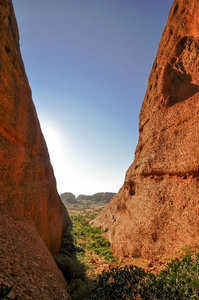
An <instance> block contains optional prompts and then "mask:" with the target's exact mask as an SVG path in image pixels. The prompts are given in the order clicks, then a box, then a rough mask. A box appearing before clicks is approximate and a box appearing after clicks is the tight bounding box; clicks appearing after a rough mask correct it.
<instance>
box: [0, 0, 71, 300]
mask: <svg viewBox="0 0 199 300" xmlns="http://www.w3.org/2000/svg"><path fill="white" fill-rule="evenodd" d="M69 224H70V220H69V217H68V214H67V211H66V209H65V207H64V205H63V204H62V202H61V200H60V198H59V195H58V193H57V190H56V182H55V178H54V174H53V170H52V167H51V164H50V160H49V155H48V151H47V147H46V143H45V141H44V138H43V135H42V133H41V129H40V125H39V121H38V118H37V114H36V111H35V108H34V105H33V102H32V96H31V90H30V87H29V83H28V79H27V77H26V74H25V70H24V65H23V61H22V59H21V54H20V48H19V34H18V29H17V24H16V20H15V16H14V11H13V7H12V2H11V0H0V283H1V282H5V283H6V284H8V285H12V286H13V290H14V292H16V293H17V294H19V295H23V299H67V298H68V296H67V294H66V291H65V285H66V284H65V281H64V279H63V277H62V275H61V274H60V272H59V271H58V269H57V267H56V265H55V263H54V261H53V259H52V256H51V254H50V252H51V253H52V254H54V253H57V252H58V250H59V247H60V244H61V238H62V233H63V229H64V228H65V227H66V226H68V225H69ZM48 249H49V250H50V252H49V250H48Z"/></svg>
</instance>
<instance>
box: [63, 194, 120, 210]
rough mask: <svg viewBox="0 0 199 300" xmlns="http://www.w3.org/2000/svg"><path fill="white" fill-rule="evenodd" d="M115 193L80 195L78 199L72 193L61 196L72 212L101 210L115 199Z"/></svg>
mask: <svg viewBox="0 0 199 300" xmlns="http://www.w3.org/2000/svg"><path fill="white" fill-rule="evenodd" d="M114 196H115V193H110V192H105V193H96V194H93V195H83V194H81V195H79V196H78V197H77V198H76V197H75V195H73V194H72V193H63V194H61V195H60V197H61V200H62V202H63V203H64V205H65V206H66V207H67V209H68V210H69V211H70V212H74V211H75V212H76V211H78V210H79V211H80V210H81V211H84V210H86V211H88V210H91V211H92V210H99V211H100V210H101V209H102V208H103V207H104V206H105V205H106V204H107V203H108V202H109V201H110V200H111V199H112V198H113V197H114Z"/></svg>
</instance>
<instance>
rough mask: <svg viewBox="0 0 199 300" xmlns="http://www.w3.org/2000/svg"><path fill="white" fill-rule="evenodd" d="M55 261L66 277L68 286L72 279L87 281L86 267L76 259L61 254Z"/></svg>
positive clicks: (55, 257)
mask: <svg viewBox="0 0 199 300" xmlns="http://www.w3.org/2000/svg"><path fill="white" fill-rule="evenodd" d="M54 259H55V262H56V264H57V265H58V267H59V269H60V270H61V272H62V273H63V275H64V277H65V278H66V281H67V283H68V284H69V283H70V282H71V280H72V279H77V278H79V279H82V280H84V279H85V268H84V265H83V264H82V263H81V262H79V261H78V260H77V259H76V257H69V256H67V255H63V254H61V253H60V254H57V255H55V256H54Z"/></svg>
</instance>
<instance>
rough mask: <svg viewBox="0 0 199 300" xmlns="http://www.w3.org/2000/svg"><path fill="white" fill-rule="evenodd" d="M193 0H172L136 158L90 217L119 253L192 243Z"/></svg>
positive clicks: (195, 146)
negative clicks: (108, 198) (100, 208)
mask: <svg viewBox="0 0 199 300" xmlns="http://www.w3.org/2000/svg"><path fill="white" fill-rule="evenodd" d="M198 16H199V1H198V0H175V1H174V3H173V6H172V8H171V11H170V14H169V18H168V23H167V25H166V28H165V30H164V32H163V36H162V39H161V41H160V45H159V49H158V53H157V57H156V59H155V62H154V64H153V67H152V71H151V74H150V77H149V81H148V87H147V91H146V95H145V98H144V101H143V105H142V108H141V112H140V120H139V142H138V145H137V148H136V152H135V160H134V162H133V164H132V165H131V166H130V168H129V169H128V171H127V173H126V177H125V183H124V185H123V186H122V188H121V189H120V191H119V193H118V194H117V195H116V196H115V197H114V198H113V200H111V202H110V203H109V204H108V205H107V206H106V207H105V208H104V210H103V211H102V212H101V214H100V215H99V216H98V217H97V218H96V219H95V221H94V223H95V224H96V225H101V226H103V227H108V229H109V231H108V233H107V236H108V238H109V240H110V242H111V245H112V249H113V251H114V252H115V254H116V255H118V256H133V257H153V256H154V255H157V254H162V253H165V254H166V253H171V252H173V251H175V250H179V249H180V248H181V247H183V246H184V245H193V244H196V243H199V235H198V232H199V218H198V216H199V201H198V200H199V18H198Z"/></svg>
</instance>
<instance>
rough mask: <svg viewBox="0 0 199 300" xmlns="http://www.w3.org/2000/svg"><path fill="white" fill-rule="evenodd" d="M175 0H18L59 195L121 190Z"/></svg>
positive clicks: (24, 42)
mask: <svg viewBox="0 0 199 300" xmlns="http://www.w3.org/2000/svg"><path fill="white" fill-rule="evenodd" d="M172 2H173V1H172V0H164V1H160V0H57V1H55V0H42V1H41V0H34V1H30V0H13V4H14V8H15V14H16V18H17V21H18V26H19V32H20V45H21V52H22V57H23V60H24V64H25V68H26V73H27V75H28V78H29V82H30V86H31V89H32V94H33V101H34V103H35V106H36V109H37V113H38V116H39V120H40V123H41V126H42V130H43V133H44V136H45V139H46V142H47V145H48V149H49V153H50V157H51V163H52V165H53V168H54V173H55V176H56V180H57V187H58V191H59V193H63V192H72V193H74V194H75V195H78V194H80V193H83V194H93V193H96V192H105V191H110V192H117V191H118V190H119V188H120V187H121V186H122V184H123V181H124V177H125V172H126V170H127V169H128V167H129V166H130V164H131V163H132V162H133V159H134V151H135V147H136V144H137V140H138V118H139V112H140V108H141V104H142V101H143V98H144V94H145V91H146V86H147V80H148V76H149V73H150V71H151V67H152V64H153V61H154V59H155V56H156V52H157V49H158V44H159V41H160V38H161V35H162V32H163V29H164V27H165V25H166V21H167V18H168V14H169V10H170V8H171V5H172Z"/></svg>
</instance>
